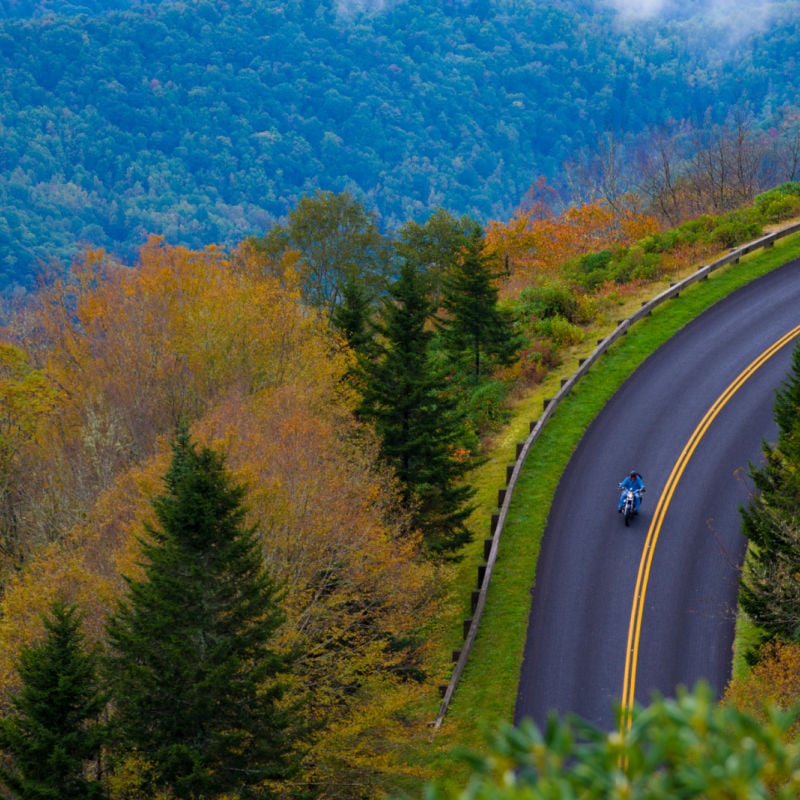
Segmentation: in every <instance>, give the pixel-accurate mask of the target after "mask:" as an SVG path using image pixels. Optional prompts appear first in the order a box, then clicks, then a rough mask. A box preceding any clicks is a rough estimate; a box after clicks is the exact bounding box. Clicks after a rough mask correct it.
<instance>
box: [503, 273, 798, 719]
mask: <svg viewBox="0 0 800 800" xmlns="http://www.w3.org/2000/svg"><path fill="white" fill-rule="evenodd" d="M674 302H680V299H678V300H676V301H674ZM798 326H800V260H798V261H794V262H791V263H789V264H787V265H785V266H783V267H781V268H780V269H778V270H775V271H774V272H772V273H770V274H769V275H766V276H764V277H763V278H760V279H758V280H757V281H755V282H753V283H752V284H750V285H749V286H746V287H743V288H742V289H740V290H738V291H737V292H735V293H734V294H732V295H730V296H729V297H727V298H726V299H725V300H723V301H721V302H719V303H717V304H716V305H715V306H713V307H712V308H711V309H709V310H708V311H706V312H705V313H704V314H702V315H701V316H700V317H698V318H697V319H696V320H694V321H693V322H692V323H690V324H689V325H687V326H686V327H685V328H684V329H683V330H681V331H680V332H679V333H678V334H676V335H675V336H674V337H673V338H672V339H670V341H669V342H667V343H666V344H664V345H663V346H662V347H661V348H659V350H658V351H656V352H655V353H654V354H653V355H652V356H651V357H650V358H648V359H647V361H646V362H645V363H644V364H642V365H641V366H640V367H639V369H637V370H636V372H635V373H634V374H633V375H632V376H631V377H630V378H629V379H628V380H627V381H626V382H625V384H624V385H623V386H622V387H621V388H620V389H619V391H618V392H617V393H616V394H615V395H614V397H613V398H612V399H611V400H610V401H609V403H608V404H607V405H606V407H605V408H604V409H603V411H602V412H601V413H600V414H599V415H598V417H597V418H596V419H595V421H594V422H593V423H592V424H591V425H590V426H589V428H588V429H587V431H586V433H585V435H584V436H583V438H582V440H581V441H580V443H579V445H578V447H577V448H576V450H575V452H574V454H573V456H572V458H571V460H570V463H569V464H568V466H567V468H566V470H565V472H564V475H563V476H562V479H561V481H560V483H559V486H558V489H557V491H556V494H555V497H554V501H553V506H552V508H551V510H550V516H549V518H548V523H547V527H546V530H545V534H544V538H543V540H542V549H541V553H540V556H539V562H538V566H537V571H536V581H535V586H534V588H533V590H532V594H531V598H532V605H531V612H530V618H529V621H528V632H527V638H526V643H525V650H524V659H523V665H522V670H521V673H520V680H519V688H518V695H517V703H516V709H515V721H516V722H518V721H520V720H521V719H522V718H524V717H531V718H533V720H534V721H535V722H536V723H537V724H539V725H540V726H543V725H544V723H545V722H546V719H547V716H548V714H549V712H551V711H555V712H556V713H558V714H561V715H563V714H567V713H574V714H577V715H578V716H580V717H582V718H583V719H585V720H588V721H589V722H591V723H593V724H595V725H597V726H598V727H601V728H603V729H606V730H611V729H613V728H614V727H615V726H616V719H615V714H614V708H615V705H616V704H617V703H619V702H620V701H621V699H622V697H623V687H625V690H626V696H627V693H628V692H630V693H631V695H632V696H635V701H636V702H637V703H642V704H646V703H647V702H649V700H650V699H651V697H652V693H653V692H655V691H657V692H659V693H661V694H663V695H665V696H674V693H675V689H676V687H677V686H678V685H685V686H688V687H691V686H693V685H694V683H695V682H696V681H697V680H698V679H701V678H702V679H705V680H706V681H708V682H709V683H710V684H711V686H712V687H713V688H714V689H715V690H716V692H717V694H718V695H719V694H721V693H722V690H723V689H724V687H725V685H726V683H727V681H728V679H729V676H730V668H731V656H732V642H733V633H734V616H735V610H736V596H737V588H738V587H737V581H738V571H739V566H740V564H741V560H742V558H743V555H744V546H745V540H744V537H743V536H742V535H741V532H740V516H739V510H738V508H739V505H740V504H741V503H743V502H745V501H746V500H747V497H748V492H749V490H750V488H751V483H750V480H749V477H748V462H749V461H755V462H759V461H760V460H761V441H762V439H765V438H766V439H768V440H769V439H773V438H774V436H775V434H776V428H775V424H774V421H773V418H772V407H773V401H774V392H775V389H776V387H777V386H778V385H779V384H780V382H781V381H782V380H784V379H785V377H786V375H787V373H788V371H789V368H790V359H791V353H792V349H793V346H794V344H795V342H796V341H798V339H797V338H796V337H797V335H800V327H798ZM794 329H797V330H796V331H795V332H794V333H792V334H790V336H791V337H794V338H790V339H789V340H787V342H786V344H784V345H783V346H781V347H779V348H777V349H776V352H775V354H774V355H772V356H771V357H769V358H767V359H766V360H765V362H764V363H763V365H761V366H760V367H759V368H758V369H755V370H754V371H753V373H752V375H750V376H749V377H747V379H746V380H744V379H743V380H742V382H741V385H740V386H738V387H737V388H736V389H735V391H731V392H729V396H727V398H726V402H725V404H724V405H723V407H722V408H720V409H716V416H715V417H714V419H713V421H711V422H710V424H707V428H706V429H705V431H704V433H703V435H702V436H701V437H699V440H698V441H696V442H692V445H691V446H690V447H689V448H688V450H690V451H691V453H690V455H691V457H687V454H684V458H683V460H682V459H681V457H682V453H683V451H684V449H685V448H687V445H688V444H689V443H690V440H691V437H692V435H693V433H694V432H695V431H696V430H697V429H698V426H700V425H701V422H702V421H703V419H704V417H705V416H706V415H707V413H708V412H709V409H711V408H712V407H713V405H714V403H715V401H717V400H718V398H720V397H722V396H724V393H725V392H726V389H729V387H731V384H732V383H733V382H734V381H735V380H736V379H737V376H740V375H741V373H742V372H743V371H744V370H745V369H746V368H747V367H748V365H750V364H751V363H752V362H753V361H754V360H755V359H757V358H758V357H759V356H760V355H761V354H762V353H764V352H765V351H766V350H767V349H768V348H769V347H770V346H771V345H773V343H775V342H776V341H777V340H779V339H780V338H781V337H784V336H785V335H787V333H789V332H790V331H793V330H794ZM630 335H634V336H635V335H636V334H635V332H634V333H632V334H630ZM695 444H696V448H695V447H694V446H695ZM693 448H694V449H693ZM678 464H681V467H680V469H679V470H678V471H679V472H680V478H679V480H677V482H676V483H675V482H674V478H675V470H676V465H678ZM631 469H637V470H639V471H640V472H641V473H642V474H643V475H644V478H645V481H646V484H647V492H646V494H645V498H644V502H643V504H642V509H641V512H640V515H639V516H638V517H637V518H635V519H634V520H633V522H632V524H631V526H630V527H629V528H626V527H625V526H624V524H623V521H622V519H621V518H620V516H619V515H618V514H617V513H616V502H617V498H618V490H617V484H618V482H619V481H620V480H621V479H622V477H624V475H625V474H626V473H627V472H628V471H630V470H631ZM681 470H682V471H681ZM671 475H672V477H673V481H672V482H673V483H674V491H673V493H672V495H671V500H670V502H669V505H668V507H667V508H666V511H665V513H664V514H663V520H662V524H661V525H660V528H659V530H658V538H657V540H656V541H655V547H654V548H649V549H650V550H652V561H651V564H650V571H649V576H648V578H647V581H646V585H644V588H645V589H646V591H645V593H644V600H643V602H642V603H641V609H642V613H641V621H640V626H639V630H640V636H639V637H638V640H637V639H636V638H634V639H632V640H631V642H632V644H631V645H629V635H630V633H631V630H632V625H631V619H632V617H633V618H634V621H635V619H636V616H637V614H636V613H634V610H635V608H636V607H635V605H634V590H635V588H636V586H637V574H638V573H639V567H640V563H642V562H643V548H644V545H645V541H646V539H647V538H648V531H649V530H650V529H651V524H653V523H654V521H655V513H656V507H657V504H658V501H659V498H660V497H661V496H662V493H664V491H665V487H668V482H670V476H671ZM659 516H662V515H659ZM650 540H651V542H652V541H653V538H652V532H651V538H650ZM645 560H646V559H645ZM532 577H533V576H532ZM639 584H640V586H641V585H643V582H642V581H641V579H640V580H639ZM641 595H642V593H641V592H639V596H641ZM634 627H635V626H634ZM628 652H630V653H631V657H630V658H628V656H627V653H628Z"/></svg>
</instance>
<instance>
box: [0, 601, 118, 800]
mask: <svg viewBox="0 0 800 800" xmlns="http://www.w3.org/2000/svg"><path fill="white" fill-rule="evenodd" d="M44 625H45V631H46V635H45V638H44V640H43V641H42V642H39V643H37V644H33V645H29V646H27V647H25V648H24V649H23V650H22V653H21V655H20V659H19V663H18V671H19V675H20V678H21V679H22V688H21V690H20V692H19V694H17V695H16V696H15V697H13V698H12V701H11V702H12V705H13V709H14V711H13V713H12V714H10V715H9V716H7V717H5V718H4V719H3V720H1V721H0V747H2V749H3V750H5V751H6V752H8V753H10V754H11V755H12V762H13V763H12V765H11V766H10V767H2V768H0V779H2V782H3V783H5V785H6V786H7V787H8V788H9V789H10V790H11V792H12V795H13V796H14V797H18V798H21V799H22V800H34V798H35V800H47V798H52V800H95V798H103V797H104V796H105V793H104V791H103V786H102V784H101V783H100V781H99V780H92V779H90V778H89V777H87V767H90V766H91V765H92V764H93V763H94V766H95V768H96V769H97V767H98V765H99V759H100V755H101V748H102V744H103V740H104V735H105V728H104V726H103V725H102V724H101V722H100V721H99V720H100V715H101V712H102V711H103V709H104V707H105V704H106V701H105V697H104V695H103V693H102V692H101V690H100V688H99V683H98V680H97V655H96V651H95V650H93V649H87V648H86V646H85V642H84V638H83V634H82V633H81V629H80V628H81V619H80V615H79V614H78V611H77V609H76V608H75V606H71V605H67V604H65V603H62V602H60V601H56V602H55V603H53V605H52V606H51V609H50V616H49V617H45V619H44Z"/></svg>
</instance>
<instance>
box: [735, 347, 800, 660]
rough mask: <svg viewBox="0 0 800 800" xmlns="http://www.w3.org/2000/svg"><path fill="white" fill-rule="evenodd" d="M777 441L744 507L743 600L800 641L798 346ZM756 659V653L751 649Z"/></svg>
mask: <svg viewBox="0 0 800 800" xmlns="http://www.w3.org/2000/svg"><path fill="white" fill-rule="evenodd" d="M774 416H775V421H776V422H777V424H778V441H777V443H776V445H775V446H774V447H772V446H770V445H769V444H767V443H766V442H765V443H764V444H763V445H762V449H763V452H764V457H765V463H764V465H763V466H762V467H760V468H756V467H755V466H753V465H751V467H750V474H751V477H752V479H753V483H754V485H755V488H756V494H755V495H754V497H753V499H752V500H751V501H750V503H749V504H748V505H747V506H746V507H744V508H742V509H741V513H742V529H743V532H744V534H745V536H746V537H747V538H748V539H749V540H750V542H751V547H750V548H749V550H748V554H747V559H746V562H745V568H744V570H743V572H742V578H741V581H740V591H739V602H740V604H741V606H742V608H743V610H744V611H745V612H746V613H747V614H748V616H749V617H750V618H751V619H752V620H753V621H754V622H755V623H756V625H758V626H759V628H760V629H761V631H762V641H763V640H767V639H770V638H772V637H775V636H778V637H780V638H782V639H787V640H792V641H800V583H798V581H797V575H798V574H800V345H798V346H797V347H795V350H794V352H793V356H792V368H791V371H790V373H789V376H788V377H787V379H786V380H785V381H784V383H783V384H782V385H781V387H780V388H779V389H778V390H777V392H776V396H775V406H774ZM750 657H751V660H753V659H755V658H757V648H756V651H754V652H751V653H750Z"/></svg>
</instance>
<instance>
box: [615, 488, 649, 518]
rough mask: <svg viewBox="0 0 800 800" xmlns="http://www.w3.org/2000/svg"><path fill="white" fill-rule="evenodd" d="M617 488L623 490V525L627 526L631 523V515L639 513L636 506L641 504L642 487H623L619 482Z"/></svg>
mask: <svg viewBox="0 0 800 800" xmlns="http://www.w3.org/2000/svg"><path fill="white" fill-rule="evenodd" d="M619 488H620V489H622V490H623V492H624V497H623V499H622V517H623V519H624V520H625V527H626V528H627V527H628V525H630V524H631V520H632V519H633V517H634V516H635V515H636V514H638V513H639V512H638V511H637V510H636V508H637V506H638V505H640V504H641V501H642V494H643V492H644V487H642V488H641V489H625V488H624V487H623V486H622V484H620V487H619ZM637 501H638V502H637Z"/></svg>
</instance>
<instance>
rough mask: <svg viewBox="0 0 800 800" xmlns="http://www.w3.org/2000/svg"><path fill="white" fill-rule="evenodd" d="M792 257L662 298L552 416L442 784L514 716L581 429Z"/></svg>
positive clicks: (498, 572)
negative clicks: (686, 331)
mask: <svg viewBox="0 0 800 800" xmlns="http://www.w3.org/2000/svg"><path fill="white" fill-rule="evenodd" d="M798 257H800V236H790V237H787V238H786V239H783V240H780V241H779V242H778V243H776V244H775V246H774V247H772V248H770V249H768V250H765V251H762V252H760V253H758V254H755V255H751V256H748V257H746V258H744V259H742V261H741V262H740V263H739V264H737V265H732V266H729V267H726V268H723V269H721V270H719V271H718V272H715V273H713V274H712V275H711V277H710V278H709V279H708V280H706V281H702V282H700V283H696V284H694V285H693V286H691V287H689V288H687V289H686V290H685V291H684V292H682V293H681V295H680V296H679V297H678V298H676V299H673V300H668V301H666V302H665V303H663V304H662V305H660V306H659V307H658V308H656V309H654V311H653V313H652V314H651V315H650V316H648V317H647V318H646V319H644V320H642V321H641V322H639V323H637V324H636V325H635V326H633V327H632V328H631V330H630V331H629V333H628V335H627V336H624V337H622V339H621V340H620V341H619V342H617V343H615V345H614V346H613V347H612V348H610V350H609V351H608V353H607V354H606V355H605V356H604V357H603V359H601V360H600V361H599V362H598V364H596V365H595V366H594V367H593V368H592V369H591V370H590V371H589V372H588V373H587V375H586V376H585V377H584V378H583V379H582V380H581V381H580V382H579V383H578V384H577V386H576V387H575V389H574V390H573V391H572V392H571V393H570V394H569V395H568V396H567V397H566V398H565V399H564V400H563V401H562V402H561V404H560V405H559V407H558V408H557V410H556V411H555V412H554V414H553V416H552V418H551V419H550V421H549V422H548V423H547V425H546V426H545V429H544V431H543V432H542V435H541V436H540V437H539V439H538V440H537V441H536V443H535V444H534V446H533V447H532V449H531V452H530V453H529V455H528V458H527V461H526V463H525V466H524V469H523V470H522V473H521V475H520V476H519V480H518V482H517V485H516V489H515V491H514V495H513V497H512V500H511V504H510V507H509V513H508V517H507V520H506V525H505V528H504V530H503V532H502V536H501V540H500V549H499V556H498V560H497V563H496V566H495V570H494V573H493V576H492V580H491V585H490V589H489V594H488V598H487V604H486V608H485V610H484V614H483V617H482V619H481V623H480V629H479V632H478V636H477V639H476V642H475V645H474V647H473V650H472V653H471V656H470V660H469V663H468V664H467V667H466V669H465V671H464V674H463V676H462V679H461V681H460V683H459V685H458V688H457V691H456V694H455V697H454V700H453V703H452V704H451V707H450V710H449V712H448V716H447V717H446V719H445V724H444V725H443V726H442V729H441V731H440V733H439V737H441V738H442V741H439V742H437V747H436V748H433V749H434V750H435V751H437V753H438V757H436V760H437V762H438V763H437V764H436V771H437V772H438V773H440V775H441V777H442V779H443V780H444V781H448V782H449V781H451V780H456V781H458V780H461V779H463V777H464V776H465V775H466V773H465V772H464V769H465V768H464V766H463V764H461V762H460V761H457V760H455V759H452V758H447V757H445V758H442V753H443V752H445V751H447V749H448V747H454V746H459V747H466V748H468V749H472V750H481V749H482V748H483V745H484V744H485V737H486V733H487V731H491V730H492V729H493V728H495V727H496V725H497V724H498V723H500V722H504V721H510V720H511V719H512V718H513V710H514V702H515V699H516V692H517V683H518V680H519V674H520V668H521V664H522V652H523V647H524V643H525V634H526V628H527V621H528V616H529V613H530V590H531V588H532V586H533V583H534V576H535V570H536V562H537V558H538V554H539V549H540V544H541V538H542V535H543V533H544V529H545V526H546V523H547V516H548V513H549V510H550V504H551V502H552V499H553V496H554V493H555V490H556V487H557V485H558V482H559V480H560V477H561V474H562V472H563V471H564V469H565V467H566V465H567V463H568V461H569V458H570V456H571V455H572V453H573V451H574V450H575V447H576V446H577V444H578V442H579V441H580V438H581V436H582V435H583V432H584V431H585V429H586V427H587V426H588V425H589V423H591V422H592V420H593V419H594V418H595V416H596V415H597V414H598V413H599V412H600V410H601V409H602V408H603V406H604V405H605V404H606V402H607V401H608V400H609V398H610V397H611V396H612V395H613V394H614V393H615V392H616V391H617V389H618V388H619V387H620V385H621V384H622V383H623V382H624V381H625V379H626V378H627V377H628V376H629V375H631V373H632V372H633V371H634V370H635V369H636V368H637V367H638V366H639V364H641V363H642V362H643V361H644V360H645V359H646V358H647V357H648V356H649V355H650V354H651V353H653V352H654V351H655V350H656V349H657V348H658V347H659V346H660V345H662V344H663V343H664V342H666V341H667V340H668V339H669V338H670V337H671V336H673V335H674V334H675V333H677V332H678V331H679V330H680V329H681V328H682V327H684V326H685V325H686V324H687V323H688V322H690V321H691V320H693V319H694V318H695V317H696V316H698V315H699V314H701V313H702V312H703V311H705V310H706V309H707V308H709V307H710V306H712V305H713V304H714V303H716V302H717V301H719V300H721V299H722V298H724V297H726V296H727V295H728V294H730V293H731V292H733V291H735V290H736V289H738V288H740V287H741V286H744V285H746V284H747V283H750V282H751V281H753V280H755V279H756V278H758V277H760V276H762V275H764V274H766V273H768V272H770V271H771V270H773V269H776V268H777V267H779V266H782V265H783V264H785V263H787V262H788V261H791V260H792V259H794V258H798ZM465 594H468V591H465Z"/></svg>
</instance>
